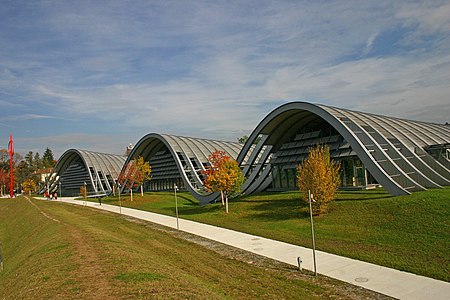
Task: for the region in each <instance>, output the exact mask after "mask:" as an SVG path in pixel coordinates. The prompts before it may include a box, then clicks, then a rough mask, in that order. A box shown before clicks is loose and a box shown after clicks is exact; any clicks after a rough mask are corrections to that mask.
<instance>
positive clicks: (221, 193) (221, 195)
mask: <svg viewBox="0 0 450 300" xmlns="http://www.w3.org/2000/svg"><path fill="white" fill-rule="evenodd" d="M220 197H221V198H222V206H224V205H225V203H224V202H223V191H220Z"/></svg>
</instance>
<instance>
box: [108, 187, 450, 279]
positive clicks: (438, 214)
mask: <svg viewBox="0 0 450 300" xmlns="http://www.w3.org/2000/svg"><path fill="white" fill-rule="evenodd" d="M122 199H125V201H123V202H122V205H124V206H127V207H134V208H138V209H142V210H147V211H152V212H157V213H162V214H167V215H172V216H173V215H175V202H174V195H173V193H169V192H161V193H148V194H145V195H144V197H143V198H142V197H141V196H140V195H139V194H138V195H136V194H135V195H134V201H133V202H131V201H130V198H129V195H122ZM117 200H118V198H117V196H116V197H110V198H106V199H104V200H103V201H104V202H105V203H110V204H114V205H119V203H118V201H117ZM178 201H179V213H180V217H182V218H185V219H190V220H195V221H199V222H203V223H208V224H213V225H217V226H221V227H226V228H230V229H234V230H238V231H243V232H247V233H251V234H255V235H260V236H264V237H268V238H272V239H276V240H280V241H285V242H288V243H293V244H298V245H302V246H306V247H310V245H311V242H310V241H311V239H310V225H309V215H308V207H307V205H306V204H305V203H304V202H303V201H301V200H300V194H299V193H298V192H285V193H263V194H258V195H252V196H245V197H240V198H237V199H233V200H232V201H231V202H230V213H229V214H228V215H227V214H225V212H224V209H223V208H222V207H221V205H220V204H212V205H205V206H200V205H198V203H197V202H196V201H195V200H194V199H193V198H192V197H191V196H190V195H189V194H188V193H178ZM314 222H315V234H316V247H317V248H318V249H319V250H323V251H327V252H331V253H335V254H339V255H343V256H347V257H351V258H356V259H360V260H364V261H368V262H372V263H376V264H380V265H384V266H388V267H392V268H396V269H399V270H404V271H408V272H412V273H416V274H420V275H424V276H428V277H433V278H437V279H441V280H445V281H449V280H450V272H449V270H450V259H449V258H450V254H449V253H450V188H448V187H447V188H444V189H435V190H429V191H426V192H417V193H414V194H412V195H409V196H400V197H392V196H390V195H389V194H387V193H385V192H384V190H381V189H377V190H370V191H351V192H340V193H339V194H338V197H337V201H336V202H334V203H333V204H332V206H331V211H330V212H329V213H328V214H326V215H323V216H319V217H315V219H314Z"/></svg>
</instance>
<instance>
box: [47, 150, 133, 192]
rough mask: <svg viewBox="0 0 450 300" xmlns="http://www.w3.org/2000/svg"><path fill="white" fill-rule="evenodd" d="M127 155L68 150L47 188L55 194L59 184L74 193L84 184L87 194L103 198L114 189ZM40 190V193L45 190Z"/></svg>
mask: <svg viewBox="0 0 450 300" xmlns="http://www.w3.org/2000/svg"><path fill="white" fill-rule="evenodd" d="M125 160H126V156H121V155H115V154H107V153H99V152H94V151H87V150H80V149H69V150H67V151H66V152H64V153H63V154H62V155H61V157H60V158H59V160H58V162H57V163H56V165H55V167H54V168H53V170H52V172H51V174H50V176H49V180H48V188H49V190H50V191H56V190H57V189H58V185H59V183H61V186H62V189H63V190H64V191H67V192H68V191H71V193H76V192H77V191H79V189H80V187H81V186H82V185H84V183H86V186H87V188H88V191H89V194H93V195H105V194H108V193H110V192H112V190H113V184H114V181H115V180H117V178H118V176H119V174H120V171H121V169H122V166H123V165H124V163H125ZM46 189H47V186H45V187H43V188H42V190H41V192H43V191H45V190H46Z"/></svg>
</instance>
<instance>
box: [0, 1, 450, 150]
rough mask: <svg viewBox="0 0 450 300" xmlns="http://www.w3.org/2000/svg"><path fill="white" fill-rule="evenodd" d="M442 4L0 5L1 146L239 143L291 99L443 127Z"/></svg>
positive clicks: (449, 37) (448, 54)
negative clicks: (178, 139)
mask: <svg viewBox="0 0 450 300" xmlns="http://www.w3.org/2000/svg"><path fill="white" fill-rule="evenodd" d="M449 95H450V2H449V1H431V0H427V1H400V0H398V1H382V0H375V1H368V0H367V1H360V0H357V1H343V0H342V1H281V0H275V1H262V0H256V1H150V0H148V1H125V0H123V1H56V0H55V1H8V0H0V105H1V110H0V143H3V146H1V144H0V148H7V145H8V140H9V134H13V136H14V141H15V148H16V151H17V152H19V153H21V154H22V155H24V154H26V153H27V152H28V151H33V152H36V151H38V152H39V153H40V154H41V155H42V153H43V151H44V150H45V148H46V147H49V148H50V149H52V150H53V152H54V154H55V156H56V157H58V156H59V155H61V154H62V153H63V152H64V151H65V150H67V149H70V148H80V149H88V150H94V151H101V152H107V153H116V154H122V153H123V152H124V150H125V147H126V146H127V145H128V144H129V143H132V144H135V143H136V142H137V141H138V140H139V139H140V138H141V137H142V136H144V135H145V134H147V133H151V132H157V133H170V134H177V135H188V136H196V137H203V138H216V139H222V140H231V141H236V139H237V138H238V137H240V136H242V135H244V134H247V135H248V134H249V133H250V132H251V131H252V130H253V128H254V127H256V125H257V124H258V123H259V121H260V120H261V119H262V118H263V117H264V116H266V115H267V114H268V113H269V112H270V111H271V110H273V109H274V108H276V107H277V106H279V105H281V104H284V103H286V102H290V101H296V100H302V101H308V102H313V103H322V104H326V105H333V106H338V107H344V108H349V109H354V110H359V111H366V112H373V113H378V114H384V115H391V116H398V117H402V118H408V119H416V120H423V121H430V122H438V123H445V122H449V121H450V118H449V116H450V99H449V98H450V96H449Z"/></svg>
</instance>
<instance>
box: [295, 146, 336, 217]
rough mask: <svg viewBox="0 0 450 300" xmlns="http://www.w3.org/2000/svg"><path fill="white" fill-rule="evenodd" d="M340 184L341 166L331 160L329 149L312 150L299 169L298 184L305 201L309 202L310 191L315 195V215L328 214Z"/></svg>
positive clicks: (315, 148)
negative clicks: (329, 206)
mask: <svg viewBox="0 0 450 300" xmlns="http://www.w3.org/2000/svg"><path fill="white" fill-rule="evenodd" d="M340 183H341V176H340V165H339V163H338V162H335V161H332V160H331V159H330V149H329V147H328V146H324V145H317V146H315V147H313V148H310V149H309V153H308V158H307V159H305V160H304V161H303V162H302V163H301V164H300V165H299V166H298V167H297V184H298V187H299V189H300V191H301V192H302V193H303V199H305V201H308V190H310V191H311V194H313V195H314V199H315V200H316V202H314V203H312V207H313V215H319V214H321V213H325V212H327V210H328V205H329V204H330V202H331V201H333V200H334V195H335V193H336V190H337V189H338V187H339V185H340Z"/></svg>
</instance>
